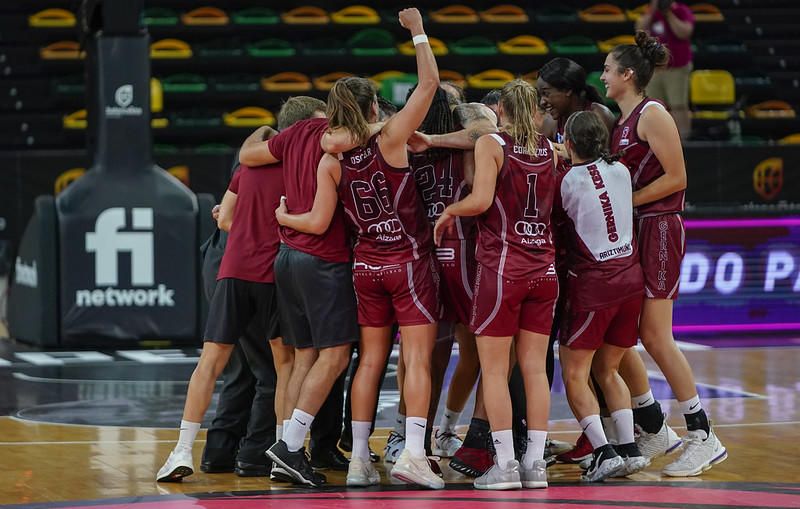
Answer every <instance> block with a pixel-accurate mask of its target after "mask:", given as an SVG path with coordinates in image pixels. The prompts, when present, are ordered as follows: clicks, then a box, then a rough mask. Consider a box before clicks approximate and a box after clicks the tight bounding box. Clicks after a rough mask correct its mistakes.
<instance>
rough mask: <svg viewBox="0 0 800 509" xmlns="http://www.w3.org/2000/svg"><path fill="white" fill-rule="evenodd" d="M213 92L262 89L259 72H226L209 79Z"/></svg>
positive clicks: (237, 92)
mask: <svg viewBox="0 0 800 509" xmlns="http://www.w3.org/2000/svg"><path fill="white" fill-rule="evenodd" d="M209 85H210V87H211V90H212V91H213V92H216V93H219V94H240V93H241V94H246V93H251V92H257V91H259V90H261V80H260V77H259V76H258V75H257V74H240V73H235V74H224V75H221V76H214V77H213V78H211V79H210V80H209Z"/></svg>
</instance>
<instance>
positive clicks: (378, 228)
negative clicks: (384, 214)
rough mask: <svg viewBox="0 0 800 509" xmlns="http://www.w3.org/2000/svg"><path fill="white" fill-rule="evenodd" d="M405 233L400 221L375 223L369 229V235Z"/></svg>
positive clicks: (391, 220) (390, 220)
mask: <svg viewBox="0 0 800 509" xmlns="http://www.w3.org/2000/svg"><path fill="white" fill-rule="evenodd" d="M401 231H403V226H402V225H401V224H400V220H399V219H389V220H387V221H381V222H379V223H373V224H371V225H369V226H368V227H367V232H369V233H379V234H380V233H389V234H391V233H399V232H401Z"/></svg>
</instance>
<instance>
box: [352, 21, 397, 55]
mask: <svg viewBox="0 0 800 509" xmlns="http://www.w3.org/2000/svg"><path fill="white" fill-rule="evenodd" d="M395 44H396V42H395V40H394V36H393V35H392V33H391V32H389V31H388V30H384V29H382V28H365V29H364V30H361V31H360V32H357V33H356V34H355V35H353V36H352V37H351V38H350V39H349V40H348V41H347V47H348V48H350V52H351V53H352V54H353V55H355V56H359V57H376V56H377V57H389V56H393V55H396V54H397V48H396V47H395Z"/></svg>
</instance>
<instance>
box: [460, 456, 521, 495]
mask: <svg viewBox="0 0 800 509" xmlns="http://www.w3.org/2000/svg"><path fill="white" fill-rule="evenodd" d="M472 484H473V486H475V488H477V489H479V490H518V489H520V488H522V481H521V480H520V476H519V462H518V461H517V460H511V461H509V462H508V463H507V464H506V468H500V465H498V464H497V456H495V458H494V465H492V466H491V468H489V470H487V471H486V473H485V474H483V475H482V476H480V477H478V478H477V479H475V481H474V482H473V483H472Z"/></svg>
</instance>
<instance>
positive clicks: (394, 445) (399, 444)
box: [383, 431, 406, 463]
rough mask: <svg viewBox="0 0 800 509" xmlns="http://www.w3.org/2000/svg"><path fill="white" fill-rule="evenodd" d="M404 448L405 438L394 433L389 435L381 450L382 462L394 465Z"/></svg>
mask: <svg viewBox="0 0 800 509" xmlns="http://www.w3.org/2000/svg"><path fill="white" fill-rule="evenodd" d="M405 448H406V437H404V436H403V435H401V434H400V433H398V432H396V431H392V432H391V433H389V438H388V439H387V440H386V447H384V448H383V461H385V462H386V463H394V462H395V461H397V458H399V457H400V453H401V452H403V449H405Z"/></svg>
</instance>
